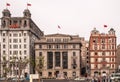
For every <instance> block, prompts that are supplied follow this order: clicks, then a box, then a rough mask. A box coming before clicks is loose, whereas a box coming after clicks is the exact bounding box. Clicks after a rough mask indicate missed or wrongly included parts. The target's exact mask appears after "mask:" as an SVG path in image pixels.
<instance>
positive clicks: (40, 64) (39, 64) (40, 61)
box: [35, 56, 45, 82]
mask: <svg viewBox="0 0 120 82" xmlns="http://www.w3.org/2000/svg"><path fill="white" fill-rule="evenodd" d="M44 64H45V61H44V56H39V57H37V59H36V60H35V70H36V71H37V72H38V75H39V79H38V82H40V76H41V73H42V71H43V69H44Z"/></svg>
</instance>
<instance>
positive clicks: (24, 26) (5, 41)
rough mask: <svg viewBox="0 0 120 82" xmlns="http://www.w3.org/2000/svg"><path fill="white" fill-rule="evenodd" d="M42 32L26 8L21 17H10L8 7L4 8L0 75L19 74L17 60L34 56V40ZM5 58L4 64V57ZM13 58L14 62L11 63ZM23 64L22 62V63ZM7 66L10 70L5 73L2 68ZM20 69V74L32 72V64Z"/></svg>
mask: <svg viewBox="0 0 120 82" xmlns="http://www.w3.org/2000/svg"><path fill="white" fill-rule="evenodd" d="M43 35H44V34H43V32H42V31H41V30H40V29H39V28H38V26H37V25H36V24H35V23H34V21H33V20H32V19H31V13H30V11H29V10H28V9H25V10H24V12H23V17H11V13H10V11H9V10H8V9H4V10H3V12H2V17H1V26H0V46H1V47H0V60H1V61H0V65H1V68H0V76H1V77H2V76H4V75H5V74H6V75H7V76H8V77H14V76H17V75H19V70H20V69H19V68H18V66H19V63H18V62H19V61H21V60H23V61H24V60H26V59H30V58H31V57H32V58H34V55H35V52H34V41H35V39H40V38H41V36H43ZM3 57H4V59H5V60H6V65H4V66H3V64H4V63H5V61H4V59H3ZM13 59H14V61H15V64H13V63H12V60H13ZM23 64H24V63H23ZM6 67H9V68H10V69H9V70H10V71H9V72H7V73H5V71H4V68H6ZM22 67H24V68H23V70H22V75H24V74H25V75H27V74H30V73H34V69H33V66H32V65H30V64H27V65H25V66H22Z"/></svg>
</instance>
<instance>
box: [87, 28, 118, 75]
mask: <svg viewBox="0 0 120 82" xmlns="http://www.w3.org/2000/svg"><path fill="white" fill-rule="evenodd" d="M89 52H90V70H91V76H98V75H101V76H103V75H109V74H110V73H112V72H115V70H116V35H115V30H114V29H113V28H111V29H110V30H109V31H108V34H105V33H100V32H99V31H98V30H96V28H94V29H93V30H92V31H91V35H90V40H89Z"/></svg>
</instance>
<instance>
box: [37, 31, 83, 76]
mask: <svg viewBox="0 0 120 82" xmlns="http://www.w3.org/2000/svg"><path fill="white" fill-rule="evenodd" d="M81 47H82V44H81V38H80V37H79V36H78V35H66V34H59V33H57V34H49V35H45V36H44V37H43V38H41V40H37V41H35V56H36V58H38V57H39V56H44V60H45V62H44V69H43V71H42V72H41V73H40V74H41V77H58V76H63V77H76V76H80V74H81V73H80V69H81V60H82V59H81V58H82V57H81ZM36 73H37V71H36Z"/></svg>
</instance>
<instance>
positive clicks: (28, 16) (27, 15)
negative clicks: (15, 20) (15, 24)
mask: <svg viewBox="0 0 120 82" xmlns="http://www.w3.org/2000/svg"><path fill="white" fill-rule="evenodd" d="M23 14H24V17H27V18H30V17H31V13H30V11H29V9H25V10H24V12H23Z"/></svg>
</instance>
